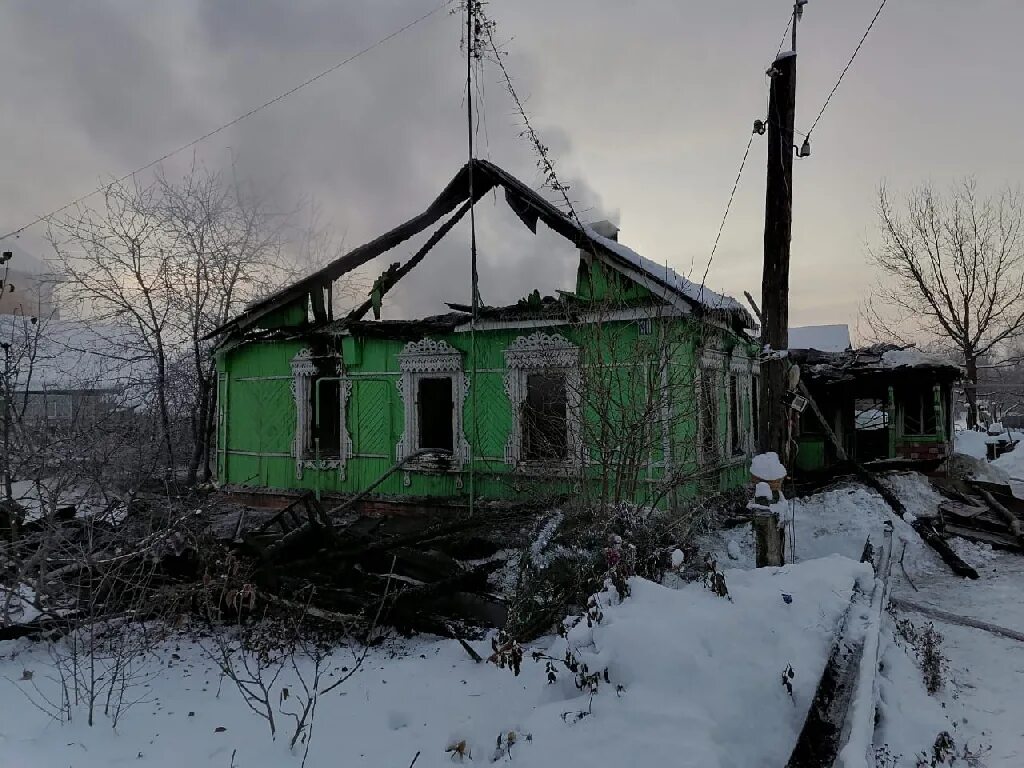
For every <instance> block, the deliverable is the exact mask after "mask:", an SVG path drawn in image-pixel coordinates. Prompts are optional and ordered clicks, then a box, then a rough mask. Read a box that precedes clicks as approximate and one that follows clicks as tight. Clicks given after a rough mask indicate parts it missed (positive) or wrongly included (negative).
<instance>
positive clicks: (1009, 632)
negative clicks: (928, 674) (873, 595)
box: [890, 597, 1024, 643]
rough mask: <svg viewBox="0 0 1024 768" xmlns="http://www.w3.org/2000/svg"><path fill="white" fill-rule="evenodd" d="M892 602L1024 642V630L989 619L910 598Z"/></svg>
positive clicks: (896, 598)
mask: <svg viewBox="0 0 1024 768" xmlns="http://www.w3.org/2000/svg"><path fill="white" fill-rule="evenodd" d="M890 602H891V603H892V605H893V606H895V607H896V608H899V609H901V610H904V611H913V612H914V613H920V614H921V615H923V616H930V617H931V618H933V619H938V620H939V621H944V622H946V623H947V624H957V625H959V626H961V627H971V628H972V629H980V630H983V631H985V632H988V633H990V634H993V635H999V636H1000V637H1007V638H1009V639H1011V640H1017V641H1019V642H1022V643H1024V632H1018V631H1017V630H1015V629H1007V628H1006V627H1000V626H999V625H998V624H990V623H989V622H987V621H979V620H978V619H971V618H968V617H967V616H958V615H957V614H955V613H949V612H948V611H942V610H939V609H938V608H932V607H931V606H929V605H921V604H920V603H912V602H910V601H909V600H903V599H902V598H898V597H894V598H892V600H891V601H890Z"/></svg>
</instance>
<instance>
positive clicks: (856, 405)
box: [853, 397, 889, 431]
mask: <svg viewBox="0 0 1024 768" xmlns="http://www.w3.org/2000/svg"><path fill="white" fill-rule="evenodd" d="M853 412H854V425H855V427H856V428H857V429H858V430H863V431H874V430H878V429H887V428H888V427H889V410H888V406H887V405H886V403H885V401H884V400H881V399H878V398H864V397H862V398H858V399H856V400H854V402H853Z"/></svg>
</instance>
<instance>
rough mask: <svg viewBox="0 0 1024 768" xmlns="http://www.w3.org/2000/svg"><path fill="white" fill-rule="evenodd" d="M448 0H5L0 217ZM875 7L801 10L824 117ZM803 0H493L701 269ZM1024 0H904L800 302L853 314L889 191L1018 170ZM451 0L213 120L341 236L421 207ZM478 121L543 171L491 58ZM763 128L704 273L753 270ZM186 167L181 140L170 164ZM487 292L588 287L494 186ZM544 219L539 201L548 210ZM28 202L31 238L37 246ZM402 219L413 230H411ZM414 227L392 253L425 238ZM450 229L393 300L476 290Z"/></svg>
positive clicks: (616, 192)
mask: <svg viewBox="0 0 1024 768" xmlns="http://www.w3.org/2000/svg"><path fill="white" fill-rule="evenodd" d="M436 5H437V0H207V1H206V2H203V1H201V0H174V2H168V1H165V2H161V3H154V2H139V1H138V0H120V1H116V0H90V2H82V1H81V0H64V1H63V2H62V1H60V0H45V2H41V1H40V0H5V2H4V3H3V5H2V7H3V13H2V16H0V82H2V89H3V90H2V92H3V93H4V95H5V105H6V109H5V110H4V119H3V122H2V124H0V134H2V136H3V137H4V141H3V166H4V173H3V174H2V175H0V226H2V227H3V229H4V230H5V231H6V230H7V229H11V228H14V227H18V226H21V225H22V224H24V223H26V222H27V221H28V220H31V219H32V218H33V217H34V216H36V215H38V214H41V213H44V212H45V211H47V210H49V209H52V208H55V207H57V206H58V205H60V204H63V203H65V202H67V201H68V200H69V199H71V198H73V197H76V196H77V195H79V194H81V193H83V192H84V191H87V190H89V189H90V188H91V187H94V186H96V184H97V183H98V182H99V181H101V180H102V179H104V178H107V177H110V176H112V175H119V174H121V173H124V172H126V171H128V170H130V169H131V168H133V167H137V166H140V165H142V164H144V163H147V162H149V161H151V160H153V159H155V158H156V157H158V156H160V155H162V154H163V153H164V152H166V151H168V150H170V149H172V148H174V147H176V146H178V145H180V144H183V143H185V142H187V141H189V140H191V139H194V138H196V137H197V136H199V135H201V134H203V133H205V132H206V131H208V130H211V129H212V128H215V127H217V126H218V125H220V124H222V123H224V122H227V121H228V120H230V119H231V118H233V117H235V116H236V115H238V114H240V113H242V112H245V111H247V110H248V109H250V108H251V107H252V106H255V105H257V104H259V103H261V102H262V101H264V100H266V99H268V98H270V97H272V96H274V95H276V94H277V93H279V92H281V91H283V90H286V89H287V88H289V87H291V86H293V85H295V84H297V83H298V82H301V81H302V80H304V79H305V78H306V77H309V76H310V75H313V74H315V73H316V72H318V71H320V70H323V69H325V68H327V67H328V66H331V65H332V64H334V63H336V62H337V61H340V60H341V59H343V58H345V57H347V56H348V55H350V54H352V53H354V52H355V51H357V50H359V49H360V48H362V47H364V46H365V45H367V44H369V43H371V42H373V41H374V40H376V39H378V38H380V37H383V36H384V35H385V34H388V33H390V32H392V31H394V30H395V29H397V28H398V27H400V26H402V25H404V24H405V23H407V22H408V21H411V20H412V19H414V18H415V17H417V16H418V15H420V14H422V13H424V12H426V11H427V10H429V9H430V8H432V7H435V6H436ZM876 7H877V2H876V0H811V2H810V4H809V5H808V6H807V11H806V13H805V16H804V21H803V22H802V24H801V27H800V36H799V49H800V50H799V74H798V95H797V127H798V128H803V129H805V130H806V128H807V127H808V125H809V124H810V122H811V121H812V120H813V118H814V115H815V114H817V111H818V109H819V108H820V106H821V104H822V102H823V100H824V98H825V96H826V95H827V93H828V91H829V89H830V88H831V87H832V84H833V83H834V81H835V79H836V77H837V75H838V73H839V71H840V70H841V69H842V67H843V65H844V64H845V62H846V60H847V59H848V57H849V55H850V53H851V52H852V50H853V47H854V46H855V45H856V43H857V41H858V39H859V38H860V36H861V34H862V33H863V31H864V28H865V27H866V25H867V23H868V21H869V20H870V18H871V16H872V15H873V14H874V12H875V9H876ZM789 8H790V3H789V2H788V0H716V2H713V3H712V2H706V0H701V1H700V2H698V1H697V0H657V1H655V0H649V1H648V2H643V1H642V0H641V1H637V2H629V1H627V0H556V1H555V0H492V1H491V3H490V4H489V6H488V11H489V13H490V15H491V16H492V17H493V18H494V20H495V21H496V22H497V25H498V28H497V36H498V37H499V39H501V40H504V41H507V50H508V56H507V58H506V64H507V66H508V68H509V71H510V72H511V74H512V76H513V78H514V82H515V85H516V88H517V90H518V91H519V92H520V94H521V95H522V96H523V98H524V99H525V101H526V105H527V111H528V113H529V114H530V117H531V119H532V120H533V121H534V123H535V125H536V127H537V129H538V132H539V133H540V134H541V138H542V140H543V141H544V142H545V143H546V144H547V145H548V146H549V147H550V148H551V155H552V159H553V160H554V162H555V165H556V168H557V169H558V171H559V172H560V174H562V175H563V176H564V178H566V179H569V180H570V181H571V182H572V184H573V196H574V199H575V200H577V201H579V206H580V208H581V209H586V211H587V213H586V214H583V215H584V218H587V219H594V218H598V217H603V216H614V217H616V218H617V219H618V220H619V222H620V225H621V227H622V232H621V234H620V239H621V240H622V241H623V242H624V243H626V244H628V245H630V246H632V247H634V248H635V249H637V250H639V251H640V252H641V253H643V254H644V255H646V256H648V257H649V258H652V259H654V260H656V261H658V262H667V263H668V264H670V265H672V266H673V267H675V268H676V269H678V270H679V271H681V272H684V273H685V272H689V271H690V267H691V264H693V265H695V266H694V269H695V270H696V272H697V277H698V279H699V276H700V274H701V273H702V272H703V268H704V265H705V264H706V261H707V258H708V255H709V253H710V250H711V246H712V243H713V240H714V236H715V232H716V230H717V227H718V223H719V220H720V218H721V215H722V211H723V208H724V206H725V202H726V199H727V197H728V194H729V190H730V189H731V187H732V183H733V179H734V177H735V174H736V170H737V167H738V164H739V161H740V157H741V154H742V151H743V148H744V146H745V144H746V140H747V137H748V136H749V135H750V126H751V124H752V122H753V120H754V119H755V118H757V117H762V116H763V113H764V111H765V102H766V99H767V86H766V80H765V75H764V72H765V70H766V69H767V67H768V66H769V65H770V63H771V61H772V58H773V56H774V53H775V51H776V49H777V47H778V44H779V39H780V36H781V35H782V32H783V28H784V27H785V24H786V15H787V13H788V12H789ZM1022 30H1024V2H1020V0H975V1H974V2H966V1H965V0H890V1H889V3H888V5H887V6H886V8H885V10H884V11H883V13H882V15H881V17H880V19H879V21H878V23H877V25H876V27H875V29H874V31H873V32H872V34H871V36H870V37H869V38H868V40H867V43H866V44H865V46H864V48H863V50H862V51H861V53H860V55H859V57H858V58H857V60H856V63H855V64H854V66H853V68H852V69H851V71H850V73H849V74H848V75H847V77H846V79H845V81H844V82H843V85H842V87H841V88H840V90H839V92H838V93H837V94H836V96H835V97H834V99H833V102H832V104H831V105H830V106H829V108H828V110H827V111H826V113H825V115H824V117H823V118H822V120H821V122H820V124H819V126H818V127H817V129H816V130H815V132H814V136H813V155H812V157H810V158H808V159H804V160H799V161H797V163H796V168H795V182H794V185H795V205H794V237H793V264H792V298H791V306H792V310H791V319H792V321H793V324H794V325H799V324H812V323H830V322H848V323H851V324H855V323H856V318H857V312H858V307H859V306H860V304H861V302H862V301H863V299H864V297H865V295H866V293H867V291H868V290H869V289H870V284H871V281H872V275H871V274H870V273H869V272H868V269H867V266H866V263H865V249H866V246H867V245H868V244H869V243H870V242H871V241H872V240H873V239H874V232H875V227H876V224H875V216H874V211H873V200H874V197H875V194H876V190H877V188H878V185H879V184H880V183H881V182H882V181H886V182H887V183H888V184H889V185H891V186H892V187H894V188H896V189H898V190H906V189H907V188H909V187H910V186H912V185H914V184H916V183H918V182H921V181H925V180H931V181H934V182H936V183H939V184H946V183H948V182H951V181H952V180H954V179H955V178H957V177H960V176H963V175H964V174H973V175H975V176H976V177H977V178H978V181H979V183H980V185H981V186H982V188H983V189H994V188H997V187H999V186H1002V185H1005V184H1007V183H1011V184H1018V183H1020V181H1021V179H1022V178H1024V148H1022V147H1024V143H1022V138H1021V137H1022V128H1021V126H1022V125H1024V100H1022V98H1021V81H1022V75H1024V65H1022V63H1021V54H1020V34H1021V31H1022ZM460 31H461V29H460V20H459V17H458V15H449V14H447V13H444V12H441V13H436V14H435V15H434V16H432V17H431V18H430V19H429V20H427V21H425V22H423V23H422V24H419V25H417V26H416V27H414V28H412V29H411V30H409V31H407V32H405V33H403V34H402V35H400V36H399V37H397V38H395V39H393V40H391V41H390V42H389V43H387V44H385V45H383V46H381V47H379V48H377V49H376V50H374V51H373V52H371V53H369V54H367V55H365V56H363V57H361V58H359V59H357V60H356V61H354V62H352V63H351V64H349V65H347V66H345V67H343V68H341V69H340V70H338V71H337V72H335V73H334V74H332V75H330V76H329V77H327V78H325V79H323V80H321V81H319V82H317V83H315V84H314V85H312V86H310V87H308V88H305V89H303V90H302V91H300V92H298V93H296V94H294V95H293V96H291V97H289V98H288V99H286V100H284V101H282V102H280V103H278V104H276V105H274V106H273V107H271V108H269V109H267V110H264V111H263V112H261V113H259V114H257V115H255V116H253V117H251V118H249V119H248V120H245V121H243V122H242V123H240V124H238V125H237V126H235V127H233V128H231V129H229V130H227V131H225V132H223V133H221V134H219V135H217V136H216V137H214V138H212V139H210V140H209V141H207V142H205V143H204V144H203V145H201V149H200V150H199V152H200V157H201V159H202V160H203V161H204V162H205V163H206V164H207V165H209V166H210V167H220V166H223V165H225V164H226V163H227V162H228V161H229V159H230V158H231V157H232V156H233V157H234V158H235V159H236V161H237V165H238V168H239V169H240V172H241V173H242V174H243V175H244V176H245V177H246V178H248V179H250V180H251V181H252V182H253V184H254V185H256V186H257V187H258V188H260V189H262V190H266V192H267V194H270V195H273V196H274V199H275V200H277V201H279V203H280V204H281V205H282V209H284V208H287V207H289V206H290V205H293V204H294V203H295V202H296V201H299V200H308V199H314V200H316V201H317V203H318V205H319V207H320V209H321V212H322V214H323V217H324V220H325V221H329V222H330V223H331V224H333V226H334V227H335V228H336V229H337V231H338V232H339V233H344V235H345V238H346V242H347V243H348V244H349V245H350V246H354V245H356V244H358V243H361V242H363V241H365V240H367V239H369V238H371V237H373V236H374V235H376V234H378V233H379V232H380V231H382V230H384V229H386V228H389V227H391V226H393V225H394V224H396V223H398V222H400V221H402V220H404V219H406V218H408V217H409V216H411V215H413V214H414V213H417V212H418V211H419V210H421V209H422V208H423V207H424V206H425V205H426V204H427V203H428V202H429V201H430V200H431V199H432V198H433V196H434V195H435V194H436V192H437V191H438V190H439V189H440V188H441V187H442V186H443V185H444V184H445V183H446V182H447V181H448V180H449V178H450V177H451V176H452V175H453V174H454V172H455V171H456V170H457V168H458V167H459V165H460V164H461V163H463V162H465V159H466V132H465V113H464V74H465V73H464V61H463V59H462V55H461V53H460V51H459V38H460ZM486 71H487V75H486V77H485V78H484V81H483V91H484V100H483V109H482V112H481V116H482V124H481V128H480V135H479V142H480V153H479V154H480V155H482V156H486V157H489V158H490V159H491V160H492V161H494V162H496V163H498V164H499V165H502V166H503V167H505V168H507V169H508V170H510V171H511V172H513V173H515V174H516V175H519V176H520V177H521V178H523V179H524V180H526V181H527V182H529V183H530V184H533V185H536V184H538V183H539V182H540V177H539V175H538V173H537V171H536V168H535V158H534V156H533V154H532V152H531V150H530V148H529V146H528V145H527V144H526V143H525V142H524V141H523V140H522V139H521V138H520V137H519V131H520V125H519V120H518V117H517V115H516V113H515V111H514V108H513V105H512V103H511V101H510V99H509V98H508V96H507V95H506V93H505V92H504V90H503V88H502V85H501V83H500V81H499V80H498V79H497V77H496V73H495V72H494V71H493V68H492V67H490V66H488V67H486ZM764 168H765V144H764V139H763V138H762V137H757V138H756V139H755V141H754V145H753V148H752V150H751V155H750V159H749V161H748V165H747V169H746V172H745V174H744V177H743V180H742V182H741V184H740V187H739V191H738V193H737V197H736V201H735V203H734V206H733V211H732V214H731V216H730V220H729V222H728V225H727V227H726V230H725V234H724V236H723V238H722V243H721V245H720V246H719V250H718V253H717V255H716V257H715V260H714V263H713V265H712V267H711V271H710V277H709V281H708V282H709V284H710V285H711V286H712V287H714V288H716V289H723V290H725V291H726V292H728V293H731V294H733V295H736V296H742V292H743V290H745V289H746V290H750V291H751V292H752V293H753V294H754V295H755V296H756V295H758V294H759V293H760V284H761V277H760V270H761V266H760V265H761V258H762V246H761V237H762V228H763V210H764ZM172 170H173V165H172ZM480 229H481V260H482V269H481V280H482V285H481V290H482V294H483V297H484V299H485V300H486V301H488V302H489V303H492V304H493V303H498V302H503V301H509V300H514V299H516V298H518V297H519V296H521V295H523V294H525V293H526V292H528V291H529V290H530V289H532V288H534V287H536V288H539V289H540V290H541V292H542V293H551V292H553V289H554V288H564V287H571V285H572V281H573V277H574V274H575V267H576V260H575V256H574V254H573V253H572V252H571V251H570V250H568V249H567V248H566V247H565V246H564V245H561V244H560V243H559V242H558V241H557V239H556V238H555V237H553V236H551V235H550V233H547V234H542V235H540V236H538V237H534V236H533V235H531V234H530V233H529V231H528V230H526V229H525V228H522V227H521V226H518V224H517V222H516V220H515V219H514V217H512V216H511V214H510V213H509V212H508V210H507V209H506V208H505V207H504V203H503V202H501V201H500V199H499V201H498V202H495V201H493V200H492V199H491V198H488V199H486V200H485V201H484V202H483V203H482V205H481V216H480ZM541 229H543V228H541ZM37 235H38V232H37V230H32V231H30V232H29V233H27V234H26V235H24V236H23V237H22V239H21V244H22V246H23V247H25V248H27V249H29V250H32V251H35V252H39V253H41V255H45V252H43V248H42V245H41V243H40V241H39V240H38V238H37ZM410 247H411V246H410ZM409 250H410V248H409V247H407V248H403V249H400V250H399V251H398V252H397V254H396V256H397V257H402V256H405V255H407V253H408V252H409ZM468 261H469V257H468V247H467V242H466V233H465V231H464V229H463V228H461V227H460V228H458V229H456V230H455V231H454V232H453V233H452V235H451V236H450V239H449V241H448V242H447V243H446V244H445V246H444V247H442V248H439V249H438V252H437V253H436V254H435V255H434V257H433V258H432V259H430V260H429V261H428V262H425V263H424V264H423V265H422V266H421V267H419V268H418V270H417V271H416V272H413V273H412V275H411V276H410V278H408V279H407V281H406V284H405V285H403V286H402V289H401V290H400V291H396V295H395V297H394V302H396V303H397V304H398V306H397V307H393V308H392V309H391V314H392V316H395V315H398V314H409V313H430V312H435V311H443V309H444V308H443V305H442V304H441V302H443V301H466V300H467V299H468V297H469V284H468V280H469V278H468Z"/></svg>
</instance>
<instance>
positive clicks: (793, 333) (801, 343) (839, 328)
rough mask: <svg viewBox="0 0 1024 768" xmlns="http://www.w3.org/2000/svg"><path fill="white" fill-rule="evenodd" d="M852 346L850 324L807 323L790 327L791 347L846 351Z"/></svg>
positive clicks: (821, 350)
mask: <svg viewBox="0 0 1024 768" xmlns="http://www.w3.org/2000/svg"><path fill="white" fill-rule="evenodd" d="M851 347H852V344H851V343H850V326H848V325H805V326H801V327H800V328H790V329H789V348H790V349H816V350H818V351H819V352H845V351H846V350H848V349H850V348H851Z"/></svg>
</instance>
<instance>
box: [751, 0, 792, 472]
mask: <svg viewBox="0 0 1024 768" xmlns="http://www.w3.org/2000/svg"><path fill="white" fill-rule="evenodd" d="M800 8H802V4H800V3H797V4H795V5H794V6H793V42H794V44H795V43H796V24H797V18H798V17H799V13H800V11H799V9H800ZM769 74H770V75H771V91H770V94H769V98H768V120H767V122H768V183H767V190H766V193H765V211H764V271H763V274H762V278H761V311H762V316H763V317H762V323H761V341H762V343H763V344H765V345H768V346H769V347H771V349H773V350H779V349H788V348H789V256H790V239H791V236H792V229H793V149H794V147H793V136H794V131H793V122H794V114H795V109H796V51H795V50H793V51H787V52H785V53H783V54H781V55H779V57H778V58H777V59H776V60H775V62H774V63H773V64H772V68H771V69H770V70H769ZM786 379H787V376H786V367H785V365H784V362H783V361H781V360H768V361H766V362H765V363H764V364H762V366H761V408H760V416H761V424H760V425H759V427H760V429H759V434H760V435H761V441H762V445H761V450H763V451H775V452H776V453H777V454H779V458H780V460H781V461H782V462H783V464H785V463H786V461H787V459H788V458H789V457H788V453H789V451H788V445H789V429H788V427H789V408H788V406H787V405H786V404H785V403H784V402H783V396H784V395H785V394H786V391H787V382H786Z"/></svg>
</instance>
